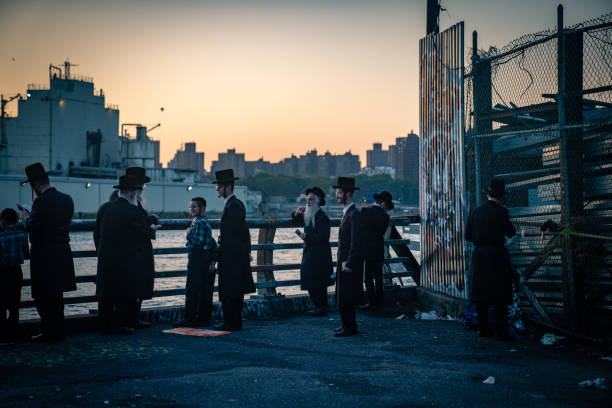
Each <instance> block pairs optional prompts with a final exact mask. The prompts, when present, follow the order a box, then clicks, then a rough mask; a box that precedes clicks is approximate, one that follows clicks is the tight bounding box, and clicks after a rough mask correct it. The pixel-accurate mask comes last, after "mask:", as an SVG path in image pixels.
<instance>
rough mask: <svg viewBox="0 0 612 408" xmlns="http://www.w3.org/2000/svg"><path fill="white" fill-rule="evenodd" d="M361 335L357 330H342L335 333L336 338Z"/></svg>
mask: <svg viewBox="0 0 612 408" xmlns="http://www.w3.org/2000/svg"><path fill="white" fill-rule="evenodd" d="M357 334H359V332H358V331H357V330H341V331H339V332H335V333H334V337H349V336H355V335H357Z"/></svg>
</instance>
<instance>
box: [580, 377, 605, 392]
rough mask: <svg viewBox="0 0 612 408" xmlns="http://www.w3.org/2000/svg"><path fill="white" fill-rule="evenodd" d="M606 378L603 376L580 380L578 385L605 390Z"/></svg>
mask: <svg viewBox="0 0 612 408" xmlns="http://www.w3.org/2000/svg"><path fill="white" fill-rule="evenodd" d="M605 381H606V379H605V378H601V377H600V378H596V379H594V380H585V381H582V382H579V383H578V385H579V386H580V387H582V388H597V389H600V390H607V389H608V387H607V386H606V384H605Z"/></svg>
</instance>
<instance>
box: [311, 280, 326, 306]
mask: <svg viewBox="0 0 612 408" xmlns="http://www.w3.org/2000/svg"><path fill="white" fill-rule="evenodd" d="M308 295H310V300H312V303H313V304H314V307H315V309H319V310H327V307H328V303H327V286H325V285H323V286H319V287H316V288H311V289H308Z"/></svg>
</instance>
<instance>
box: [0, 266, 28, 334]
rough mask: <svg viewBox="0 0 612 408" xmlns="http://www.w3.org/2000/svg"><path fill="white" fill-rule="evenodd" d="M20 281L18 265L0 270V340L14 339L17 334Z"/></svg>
mask: <svg viewBox="0 0 612 408" xmlns="http://www.w3.org/2000/svg"><path fill="white" fill-rule="evenodd" d="M22 280H23V273H22V272H21V266H19V265H17V266H14V267H11V268H7V269H3V270H0V339H6V340H10V339H15V338H17V336H18V334H19V302H20V301H21V284H22Z"/></svg>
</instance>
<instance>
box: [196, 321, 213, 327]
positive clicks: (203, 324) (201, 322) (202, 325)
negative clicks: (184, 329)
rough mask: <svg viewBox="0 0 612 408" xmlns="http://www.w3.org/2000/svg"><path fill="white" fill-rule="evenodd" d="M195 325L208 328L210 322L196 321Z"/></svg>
mask: <svg viewBox="0 0 612 408" xmlns="http://www.w3.org/2000/svg"><path fill="white" fill-rule="evenodd" d="M196 324H197V325H198V327H209V326H210V320H201V321H200V320H198V321H197V322H196Z"/></svg>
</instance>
